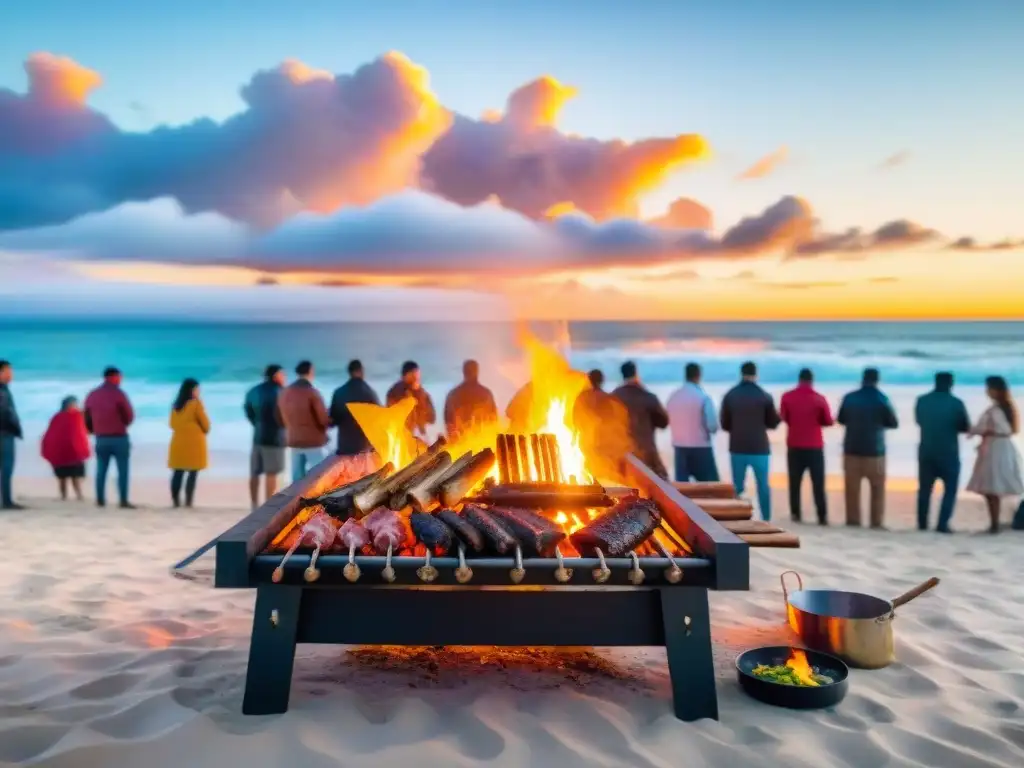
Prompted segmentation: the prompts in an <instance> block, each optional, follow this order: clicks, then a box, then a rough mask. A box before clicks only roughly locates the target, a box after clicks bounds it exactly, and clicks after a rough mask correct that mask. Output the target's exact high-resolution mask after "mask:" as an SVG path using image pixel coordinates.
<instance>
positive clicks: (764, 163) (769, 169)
mask: <svg viewBox="0 0 1024 768" xmlns="http://www.w3.org/2000/svg"><path fill="white" fill-rule="evenodd" d="M788 157H789V148H788V147H785V146H782V147H779V148H778V149H776V150H775V151H774V152H771V153H769V154H767V155H765V156H764V157H762V158H761V159H760V160H758V161H757V162H756V163H754V164H753V165H752V166H750V167H749V168H747V169H746V170H745V171H743V173H741V174H740V175H739V176H737V177H736V180H737V181H749V180H750V179H763V178H764V177H765V176H769V175H771V174H772V173H774V172H775V170H776V169H777V168H778V167H779V166H780V165H782V164H783V163H784V162H785V161H786V159H787V158H788Z"/></svg>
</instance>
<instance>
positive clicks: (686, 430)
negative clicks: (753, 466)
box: [666, 363, 719, 482]
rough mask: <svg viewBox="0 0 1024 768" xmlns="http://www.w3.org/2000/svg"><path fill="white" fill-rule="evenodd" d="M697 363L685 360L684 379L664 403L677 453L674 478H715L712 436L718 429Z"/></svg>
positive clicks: (712, 404)
mask: <svg viewBox="0 0 1024 768" xmlns="http://www.w3.org/2000/svg"><path fill="white" fill-rule="evenodd" d="M700 374H701V371H700V366H699V365H697V364H696V363H687V364H686V383H685V384H683V386H682V387H680V388H679V389H677V390H676V391H675V392H673V393H672V396H671V397H669V399H668V404H667V406H666V408H667V410H668V418H669V428H670V429H671V431H672V445H673V446H674V448H675V454H676V481H677V482H686V481H688V480H689V479H690V478H691V477H692V478H693V479H694V480H697V481H699V482H707V481H712V482H716V481H718V479H719V477H718V466H717V465H716V464H715V451H714V448H712V446H711V437H712V435H714V434H715V432H717V431H718V416H717V415H716V414H715V403H714V401H713V400H712V399H711V397H710V396H709V395H708V393H707V392H705V391H704V388H703V387H701V385H700Z"/></svg>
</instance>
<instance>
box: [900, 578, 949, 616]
mask: <svg viewBox="0 0 1024 768" xmlns="http://www.w3.org/2000/svg"><path fill="white" fill-rule="evenodd" d="M938 585H939V579H938V577H936V576H932V577H931V578H930V579H928V581H926V582H924V583H923V584H918V585H917V586H916V587H914V588H913V589H911V590H909V591H907V592H904V593H903V594H902V595H900V596H899V597H894V598H893V599H892V607H893V608H899V607H900V606H901V605H906V604H907V603H909V602H910V601H911V600H913V599H914V598H917V597H920V596H921V595H923V594H924V593H925V592H927V591H928V590H929V589H934V588H935V587H937V586H938Z"/></svg>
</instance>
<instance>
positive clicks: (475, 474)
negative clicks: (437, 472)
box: [437, 448, 495, 507]
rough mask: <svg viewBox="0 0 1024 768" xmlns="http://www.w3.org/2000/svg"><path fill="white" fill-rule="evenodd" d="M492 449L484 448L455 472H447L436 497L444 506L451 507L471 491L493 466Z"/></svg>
mask: <svg viewBox="0 0 1024 768" xmlns="http://www.w3.org/2000/svg"><path fill="white" fill-rule="evenodd" d="M494 460H495V457H494V451H492V450H491V449H490V448H484V450H482V451H480V453H478V454H476V455H475V456H474V457H473V458H472V459H470V461H469V462H468V463H467V464H466V466H464V467H463V468H462V469H460V470H459V471H458V472H456V473H452V474H449V475H448V476H447V477H446V478H445V479H444V480H443V481H442V482H441V486H440V488H439V489H438V493H437V499H438V501H439V502H440V503H441V505H442V506H444V507H453V506H455V505H456V504H458V503H459V502H460V501H462V500H463V499H464V498H465V497H466V496H467V495H468V494H469V493H471V492H472V491H473V489H474V488H476V487H477V486H478V485H479V484H480V483H481V482H483V479H484V478H485V477H487V475H489V474H490V472H491V469H492V468H493V467H494Z"/></svg>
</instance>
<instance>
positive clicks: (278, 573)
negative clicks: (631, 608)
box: [270, 533, 302, 584]
mask: <svg viewBox="0 0 1024 768" xmlns="http://www.w3.org/2000/svg"><path fill="white" fill-rule="evenodd" d="M300 544H302V534H301V533H299V535H298V537H297V538H296V539H295V543H294V544H292V546H291V549H289V550H288V551H287V552H285V553H284V557H282V558H281V564H280V565H278V566H277V568H275V569H274V572H273V573H272V574H271V576H270V579H271V581H273V582H274V583H275V584H277V583H279V582H280V581H281V579H283V578H284V564H285V563H287V562H288V558H290V557H291V556H292V555H294V554H295V551H296V550H297V549H298V548H299V545H300Z"/></svg>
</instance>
